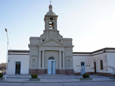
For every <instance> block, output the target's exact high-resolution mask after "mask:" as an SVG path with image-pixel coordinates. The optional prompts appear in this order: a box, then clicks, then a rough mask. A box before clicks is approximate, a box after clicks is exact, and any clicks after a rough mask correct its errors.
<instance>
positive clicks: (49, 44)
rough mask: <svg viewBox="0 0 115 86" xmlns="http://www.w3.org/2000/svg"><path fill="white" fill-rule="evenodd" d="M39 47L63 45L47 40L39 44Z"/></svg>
mask: <svg viewBox="0 0 115 86" xmlns="http://www.w3.org/2000/svg"><path fill="white" fill-rule="evenodd" d="M40 45H42V46H43V45H44V46H45V45H46V46H63V44H62V43H59V42H57V41H55V40H53V39H51V40H48V41H46V42H44V43H42V44H40Z"/></svg>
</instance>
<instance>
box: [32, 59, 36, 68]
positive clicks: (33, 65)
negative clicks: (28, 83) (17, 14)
mask: <svg viewBox="0 0 115 86" xmlns="http://www.w3.org/2000/svg"><path fill="white" fill-rule="evenodd" d="M35 64H36V63H35V59H33V60H32V67H35Z"/></svg>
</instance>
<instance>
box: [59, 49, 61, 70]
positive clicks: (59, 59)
mask: <svg viewBox="0 0 115 86" xmlns="http://www.w3.org/2000/svg"><path fill="white" fill-rule="evenodd" d="M59 68H61V51H60V50H59Z"/></svg>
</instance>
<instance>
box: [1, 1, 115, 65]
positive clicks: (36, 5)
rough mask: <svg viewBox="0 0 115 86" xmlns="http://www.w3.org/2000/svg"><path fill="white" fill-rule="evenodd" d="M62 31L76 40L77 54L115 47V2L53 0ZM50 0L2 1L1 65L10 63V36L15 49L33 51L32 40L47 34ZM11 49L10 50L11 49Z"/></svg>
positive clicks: (11, 45)
mask: <svg viewBox="0 0 115 86" xmlns="http://www.w3.org/2000/svg"><path fill="white" fill-rule="evenodd" d="M52 5H53V11H54V12H55V13H56V14H57V15H58V16H59V17H58V30H59V31H60V34H61V35H62V36H63V37H65V38H73V45H74V48H73V51H74V52H92V51H95V50H98V49H101V48H105V47H115V40H114V37H115V0H52ZM48 6H49V0H0V63H1V62H5V61H6V51H7V50H6V49H7V48H6V42H7V40H6V33H5V31H4V29H5V28H7V29H8V35H9V40H10V42H9V43H10V47H11V49H18V50H29V49H28V44H29V38H30V36H36V37H39V36H40V35H41V34H42V33H43V30H44V21H43V19H44V15H45V14H46V13H47V12H48ZM9 49H10V48H9Z"/></svg>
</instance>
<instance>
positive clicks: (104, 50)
mask: <svg viewBox="0 0 115 86" xmlns="http://www.w3.org/2000/svg"><path fill="white" fill-rule="evenodd" d="M106 50H115V48H103V49H99V50H96V51H93V52H73V54H94V53H97V52H100V51H103V53H104V52H106Z"/></svg>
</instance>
